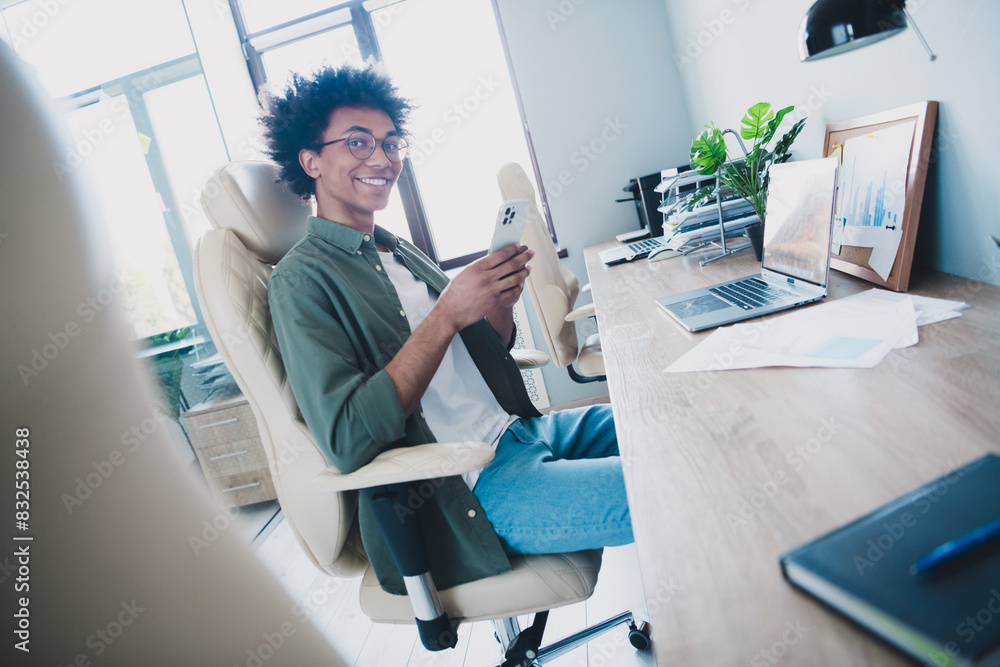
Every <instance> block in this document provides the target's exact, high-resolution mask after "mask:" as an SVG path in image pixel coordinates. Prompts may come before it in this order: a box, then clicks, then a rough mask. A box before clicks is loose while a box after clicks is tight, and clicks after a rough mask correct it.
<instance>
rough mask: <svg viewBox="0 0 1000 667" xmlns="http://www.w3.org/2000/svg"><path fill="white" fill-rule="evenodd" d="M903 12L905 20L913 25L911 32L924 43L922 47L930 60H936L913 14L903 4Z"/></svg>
mask: <svg viewBox="0 0 1000 667" xmlns="http://www.w3.org/2000/svg"><path fill="white" fill-rule="evenodd" d="M903 13H904V14H906V20H907V21H908V22H909V24H910V25H912V26H913V32H915V33H917V39H919V40H920V43H921V44H923V45H924V49H926V50H927V55H929V56H930V57H931V62H934V61H935V60H937V56H936V55H934V52H933V51H931V46H930V44H928V43H927V40H926V39H924V35H923V33H921V32H920V28H918V27H917V22H916V21H914V20H913V15H912V14H910V10H908V9H907V8H906V5H905V4H904V5H903Z"/></svg>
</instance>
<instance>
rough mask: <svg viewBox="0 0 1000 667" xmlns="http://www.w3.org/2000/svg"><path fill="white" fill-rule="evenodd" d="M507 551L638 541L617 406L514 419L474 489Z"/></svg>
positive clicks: (555, 550)
mask: <svg viewBox="0 0 1000 667" xmlns="http://www.w3.org/2000/svg"><path fill="white" fill-rule="evenodd" d="M473 493H475V495H476V497H477V498H478V499H479V503H480V504H481V505H482V507H483V509H484V510H485V511H486V516H487V517H489V519H490V522H491V523H492V524H493V529H494V530H495V531H496V533H497V535H498V536H499V537H500V542H501V544H502V545H503V548H504V551H506V552H507V553H508V554H512V555H513V554H544V553H562V552H570V551H581V550H583V549H596V548H598V547H610V546H618V545H621V544H629V543H631V542H632V519H631V516H630V515H629V509H628V500H627V499H626V497H625V480H624V479H623V478H622V463H621V458H619V456H618V436H617V434H616V433H615V423H614V419H613V417H612V415H611V406H608V405H595V406H591V407H588V408H579V409H574V410H563V411H560V412H554V413H551V414H549V415H546V416H543V417H536V418H534V419H519V420H518V421H516V422H514V423H513V424H511V425H510V427H509V428H508V429H507V431H506V433H504V434H503V436H502V437H501V438H500V442H499V443H498V444H497V450H496V458H494V459H493V461H492V462H491V463H490V464H489V465H488V466H486V468H485V469H484V470H483V472H482V474H481V475H480V476H479V481H478V482H477V483H476V487H475V489H473Z"/></svg>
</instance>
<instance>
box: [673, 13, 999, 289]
mask: <svg viewBox="0 0 1000 667" xmlns="http://www.w3.org/2000/svg"><path fill="white" fill-rule="evenodd" d="M812 1H813V0H770V1H769V2H766V3H765V2H760V1H757V0H701V1H700V2H690V1H687V2H685V1H677V0H664V2H663V5H664V7H665V9H666V13H667V18H668V24H669V26H670V34H671V37H672V42H673V44H674V59H675V62H677V63H678V69H679V71H680V74H681V78H682V80H683V87H684V91H685V98H686V99H687V102H688V105H689V106H688V109H689V112H690V114H691V117H692V120H693V123H694V125H695V127H697V128H700V127H701V125H703V124H704V123H707V122H709V121H715V122H716V123H717V124H718V125H719V126H720V127H735V126H737V125H738V124H739V120H740V117H741V116H742V114H743V112H744V111H745V110H746V108H747V107H748V106H750V105H751V104H753V103H755V102H758V101H768V102H771V103H772V104H774V105H775V106H776V107H778V108H780V107H783V106H787V105H789V104H794V105H796V107H798V108H802V109H807V110H808V111H809V114H808V115H809V121H808V122H807V123H806V128H805V130H804V131H803V133H802V135H801V136H800V137H799V139H798V140H797V142H796V144H795V151H794V152H795V157H797V158H800V159H807V158H814V157H820V151H821V148H822V144H823V133H824V129H825V126H826V124H827V123H828V122H832V121H837V120H844V119H848V118H854V117H857V116H863V115H866V114H870V113H875V112H878V111H883V110H887V109H892V108H895V107H900V106H904V105H906V104H910V103H912V102H918V101H922V100H937V101H938V102H940V107H939V116H938V126H937V140H936V148H937V152H936V154H937V156H938V159H937V160H934V161H933V162H932V166H931V170H930V173H929V175H928V182H927V190H926V191H925V195H924V206H923V210H922V215H921V220H920V226H919V232H918V237H917V255H918V257H917V261H918V264H921V263H923V264H927V265H929V266H931V267H932V268H935V269H938V270H941V271H945V272H948V273H954V274H958V275H961V276H965V277H968V278H976V279H979V280H984V281H987V282H991V283H994V284H1000V248H997V246H996V244H995V243H994V242H993V240H992V239H991V238H990V235H991V234H992V235H995V236H997V237H998V238H1000V196H998V194H997V193H998V187H997V174H998V169H997V166H996V160H997V158H998V156H1000V128H998V122H997V108H998V106H1000V92H998V86H997V84H998V83H1000V40H998V39H997V36H996V26H997V25H998V24H1000V3H997V2H994V1H991V0H950V1H949V2H945V1H944V0H910V1H909V2H908V3H907V8H908V9H909V10H910V12H911V14H913V17H914V19H915V21H916V24H917V26H918V27H919V28H920V30H921V31H922V32H923V34H924V37H925V38H926V39H927V41H928V43H929V44H930V46H931V48H932V49H933V50H934V52H935V53H936V54H937V56H938V59H937V60H936V61H935V62H931V61H930V59H929V57H928V56H927V55H926V52H925V51H924V49H923V47H922V46H921V45H920V42H919V40H918V38H917V35H916V33H915V32H914V31H913V30H910V29H908V30H905V31H903V32H902V33H900V34H899V35H897V36H895V37H892V38H890V39H887V40H885V41H883V42H879V43H877V44H874V45H872V46H869V47H867V48H863V49H859V50H856V51H852V52H849V53H846V54H843V55H840V56H835V57H832V58H828V59H824V60H820V61H816V62H809V63H801V62H799V59H798V54H797V51H796V37H797V34H798V28H799V23H800V22H801V20H802V17H803V16H804V15H805V13H806V11H807V10H808V8H809V6H810V5H811V4H812ZM657 20H659V19H658V17H657Z"/></svg>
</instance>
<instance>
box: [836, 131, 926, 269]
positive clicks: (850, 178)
mask: <svg viewBox="0 0 1000 667" xmlns="http://www.w3.org/2000/svg"><path fill="white" fill-rule="evenodd" d="M913 128H914V123H913V122H909V123H902V124H900V125H894V126H892V127H888V128H885V129H882V130H878V131H876V132H872V133H869V134H862V135H860V136H857V137H851V138H850V139H848V140H847V141H845V142H844V145H843V149H842V150H843V159H842V162H841V168H840V186H839V188H838V192H837V212H836V216H835V222H834V245H835V247H834V248H833V251H834V252H835V253H837V254H839V252H840V248H839V247H837V246H839V245H848V246H855V247H859V248H871V249H872V253H871V258H870V259H869V260H868V265H869V266H870V267H871V268H872V270H873V271H875V273H877V274H878V275H879V276H880V277H881V278H882V280H887V279H888V278H889V272H890V271H892V265H893V263H894V262H895V261H896V253H897V251H898V250H899V243H900V240H901V239H902V238H903V231H902V221H903V208H904V204H905V203H906V173H907V168H908V166H909V165H908V161H909V155H910V144H911V142H912V141H913Z"/></svg>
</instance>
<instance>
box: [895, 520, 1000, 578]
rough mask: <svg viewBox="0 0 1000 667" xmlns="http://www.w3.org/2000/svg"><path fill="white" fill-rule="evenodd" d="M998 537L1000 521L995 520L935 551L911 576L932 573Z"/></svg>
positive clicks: (911, 569)
mask: <svg viewBox="0 0 1000 667" xmlns="http://www.w3.org/2000/svg"><path fill="white" fill-rule="evenodd" d="M996 537H1000V519H994V520H993V521H990V522H989V523H988V524H986V525H983V526H980V527H979V528H976V529H975V530H970V531H969V532H968V533H966V534H965V535H962V536H961V537H956V538H955V539H953V540H951V541H948V542H945V543H944V544H942V545H941V546H939V547H937V548H935V549H933V550H932V551H931V552H930V553H928V554H927V555H926V556H924V557H923V558H921V559H920V560H918V561H917V562H916V563H914V564H913V566H912V567H910V574H924V573H925V572H930V571H931V570H933V569H934V568H936V567H938V566H939V565H942V564H944V563H947V562H948V561H950V560H952V559H954V558H958V557H959V556H961V555H962V554H967V553H969V552H970V551H972V550H973V549H977V548H979V547H981V546H982V545H984V544H986V543H987V542H989V541H990V540H992V539H994V538H996Z"/></svg>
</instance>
